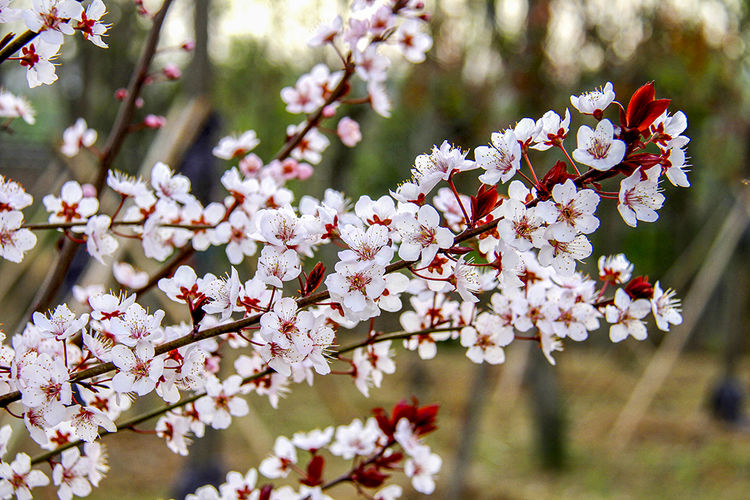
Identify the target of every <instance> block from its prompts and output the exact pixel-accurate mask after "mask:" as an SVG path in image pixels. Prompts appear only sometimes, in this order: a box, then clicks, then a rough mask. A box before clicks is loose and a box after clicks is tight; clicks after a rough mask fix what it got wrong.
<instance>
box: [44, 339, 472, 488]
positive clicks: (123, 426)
mask: <svg viewBox="0 0 750 500" xmlns="http://www.w3.org/2000/svg"><path fill="white" fill-rule="evenodd" d="M460 328H463V326H456V327H441V328H428V329H425V330H419V331H416V332H392V333H387V334H382V335H378V336H377V337H368V338H367V339H365V340H363V341H361V342H357V343H355V344H351V345H349V346H347V347H342V348H340V349H337V350H336V351H335V352H334V353H332V355H331V357H332V358H339V357H340V356H341V355H342V354H345V353H347V352H350V351H353V350H355V349H357V348H360V347H364V346H367V345H370V344H377V343H379V342H385V341H388V340H399V339H407V338H410V337H413V336H415V335H425V334H428V333H437V332H450V331H455V330H458V329H460ZM272 373H274V371H273V370H272V369H270V368H267V369H265V370H263V371H261V372H258V373H254V374H253V375H250V376H247V377H245V378H243V379H242V384H247V383H249V382H252V381H254V380H257V379H259V378H263V377H265V376H267V375H271V374H272ZM205 395H206V392H205V391H204V392H199V393H197V394H193V395H192V396H188V397H186V398H182V399H181V400H179V401H177V402H176V403H172V404H170V405H167V406H162V407H161V408H156V409H154V410H151V411H150V412H146V413H144V414H142V415H138V416H136V417H133V418H131V419H130V420H126V421H124V422H122V423H120V424H117V430H115V431H113V432H109V431H105V432H102V433H101V434H100V435H99V437H105V436H109V435H112V434H117V433H118V432H122V431H124V430H128V429H132V428H133V427H135V426H136V425H138V424H141V423H143V422H146V421H148V420H151V419H152V418H155V417H158V416H159V415H163V414H165V413H167V412H168V411H172V410H175V409H177V408H181V407H183V406H185V405H188V404H190V403H193V402H195V401H197V400H198V399H200V398H202V397H203V396H205ZM81 444H83V441H81V440H78V441H72V442H70V443H66V444H64V445H62V446H59V447H57V448H55V449H54V450H51V451H48V452H46V453H43V454H41V455H39V456H37V457H35V458H34V459H33V460H32V461H31V464H32V465H35V464H38V463H42V462H46V461H48V460H49V459H51V458H52V457H54V456H56V455H58V454H60V453H62V452H63V451H65V450H67V449H69V448H73V447H75V446H79V445H81ZM330 486H333V484H331V485H330ZM330 486H329V487H330Z"/></svg>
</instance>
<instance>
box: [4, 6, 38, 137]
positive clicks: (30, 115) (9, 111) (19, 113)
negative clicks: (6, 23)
mask: <svg viewBox="0 0 750 500" xmlns="http://www.w3.org/2000/svg"><path fill="white" fill-rule="evenodd" d="M0 3H2V2H0ZM10 10H15V9H10ZM4 12H5V11H4V10H3V9H2V8H0V19H2V16H3V13H4ZM0 22H2V21H0ZM35 114H36V113H35V111H34V108H32V107H31V103H30V102H29V100H28V99H26V98H25V97H20V96H15V95H13V94H11V93H10V92H8V91H6V90H3V89H0V118H11V119H12V118H22V119H23V121H25V122H26V123H28V124H29V125H33V124H34V123H36V119H35V118H34V115H35Z"/></svg>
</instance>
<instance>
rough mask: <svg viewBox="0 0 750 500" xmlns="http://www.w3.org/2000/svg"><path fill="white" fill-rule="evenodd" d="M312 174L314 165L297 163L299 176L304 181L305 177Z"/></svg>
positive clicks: (307, 177)
mask: <svg viewBox="0 0 750 500" xmlns="http://www.w3.org/2000/svg"><path fill="white" fill-rule="evenodd" d="M312 174H313V168H312V165H308V164H307V163H300V164H299V165H297V178H298V179H299V180H301V181H304V180H305V179H309V178H310V176H311V175H312Z"/></svg>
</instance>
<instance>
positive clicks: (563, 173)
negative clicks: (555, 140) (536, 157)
mask: <svg viewBox="0 0 750 500" xmlns="http://www.w3.org/2000/svg"><path fill="white" fill-rule="evenodd" d="M573 178H575V175H571V174H569V173H568V164H567V163H565V162H564V161H560V160H558V161H557V163H555V165H554V166H553V167H552V168H551V169H550V170H549V172H547V173H546V174H544V177H542V182H541V183H540V184H541V187H542V190H543V191H545V194H547V196H549V194H550V193H551V192H552V188H553V187H554V186H555V184H562V183H564V182H565V181H567V180H568V179H573Z"/></svg>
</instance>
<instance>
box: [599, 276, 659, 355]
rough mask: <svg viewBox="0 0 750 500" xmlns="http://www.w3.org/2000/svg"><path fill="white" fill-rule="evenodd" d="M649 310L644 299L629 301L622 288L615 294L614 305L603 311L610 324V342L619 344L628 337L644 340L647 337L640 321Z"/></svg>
mask: <svg viewBox="0 0 750 500" xmlns="http://www.w3.org/2000/svg"><path fill="white" fill-rule="evenodd" d="M650 310H651V304H650V303H649V301H648V300H646V299H636V300H631V298H630V296H629V295H628V294H627V292H625V290H623V289H622V288H618V289H617V292H615V301H614V304H612V305H608V306H607V307H606V309H605V310H604V314H605V318H606V320H607V322H609V323H612V326H611V327H610V328H609V338H610V339H611V340H612V342H621V341H623V340H625V339H626V338H627V337H628V335H630V336H632V337H634V338H635V339H637V340H644V339H645V338H646V337H647V336H648V332H647V331H646V325H645V324H644V323H643V321H641V319H643V318H644V317H645V316H646V315H647V314H648V313H649V311H650Z"/></svg>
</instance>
